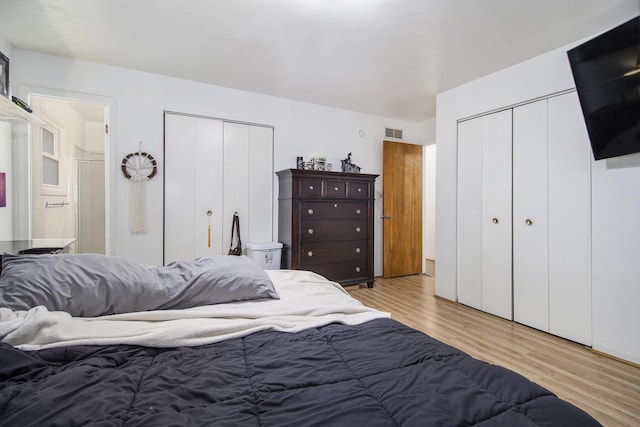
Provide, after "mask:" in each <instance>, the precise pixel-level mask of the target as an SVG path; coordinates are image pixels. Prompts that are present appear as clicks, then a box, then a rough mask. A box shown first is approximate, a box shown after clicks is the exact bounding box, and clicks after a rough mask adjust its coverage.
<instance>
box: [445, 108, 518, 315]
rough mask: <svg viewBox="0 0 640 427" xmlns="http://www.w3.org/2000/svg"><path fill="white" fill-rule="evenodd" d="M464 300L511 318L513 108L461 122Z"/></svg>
mask: <svg viewBox="0 0 640 427" xmlns="http://www.w3.org/2000/svg"><path fill="white" fill-rule="evenodd" d="M458 144H459V146H458V301H460V302H461V303H463V304H467V305H470V306H472V307H475V308H478V309H480V310H483V311H486V312H488V313H491V314H495V315H497V316H500V317H504V318H507V319H511V317H512V308H511V299H512V298H511V289H512V280H511V242H512V238H511V193H512V188H511V110H506V111H501V112H498V113H494V114H490V115H486V116H482V117H479V118H476V119H472V120H468V121H465V122H461V123H460V124H459V126H458Z"/></svg>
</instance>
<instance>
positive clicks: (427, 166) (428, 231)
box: [422, 144, 437, 271]
mask: <svg viewBox="0 0 640 427" xmlns="http://www.w3.org/2000/svg"><path fill="white" fill-rule="evenodd" d="M436 147H437V144H431V145H427V146H426V147H424V185H423V188H424V198H423V200H424V205H423V206H424V215H423V221H422V231H423V237H424V242H423V246H422V247H423V249H422V257H423V258H426V259H431V260H435V259H436ZM423 261H424V260H423ZM423 271H424V268H423Z"/></svg>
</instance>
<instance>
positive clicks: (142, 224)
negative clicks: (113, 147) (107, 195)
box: [122, 142, 158, 234]
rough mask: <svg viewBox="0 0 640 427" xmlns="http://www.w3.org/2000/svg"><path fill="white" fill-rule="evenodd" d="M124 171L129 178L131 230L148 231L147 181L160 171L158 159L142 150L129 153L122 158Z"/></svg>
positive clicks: (136, 231)
mask: <svg viewBox="0 0 640 427" xmlns="http://www.w3.org/2000/svg"><path fill="white" fill-rule="evenodd" d="M122 173H123V174H124V176H125V178H127V179H129V231H130V232H131V233H132V234H139V233H144V232H146V231H147V181H149V180H150V179H151V178H153V177H154V176H155V175H156V173H158V167H157V162H156V159H154V158H153V156H151V154H149V153H145V152H144V151H142V142H139V143H138V152H137V153H130V154H127V155H126V156H125V157H124V159H122Z"/></svg>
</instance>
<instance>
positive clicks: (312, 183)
mask: <svg viewBox="0 0 640 427" xmlns="http://www.w3.org/2000/svg"><path fill="white" fill-rule="evenodd" d="M298 184H299V188H298V194H299V195H300V196H302V197H321V196H322V180H321V179H301V180H299V181H298Z"/></svg>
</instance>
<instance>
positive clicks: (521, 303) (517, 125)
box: [513, 99, 549, 331]
mask: <svg viewBox="0 0 640 427" xmlns="http://www.w3.org/2000/svg"><path fill="white" fill-rule="evenodd" d="M547 157H548V151H547V100H546V99H545V100H542V101H538V102H534V103H531V104H527V105H524V106H522V107H517V108H515V109H514V110H513V265H514V268H513V319H514V320H515V321H516V322H520V323H524V324H525V325H529V326H532V327H534V328H537V329H541V330H543V331H548V330H549V316H548V312H549V250H548V246H549V240H548V232H547V228H548V225H547V207H548V203H547V200H548V198H547V187H548V179H547Z"/></svg>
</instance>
